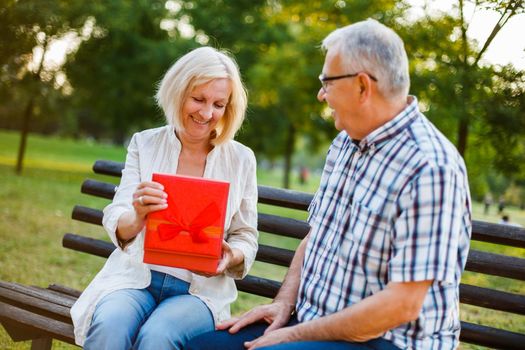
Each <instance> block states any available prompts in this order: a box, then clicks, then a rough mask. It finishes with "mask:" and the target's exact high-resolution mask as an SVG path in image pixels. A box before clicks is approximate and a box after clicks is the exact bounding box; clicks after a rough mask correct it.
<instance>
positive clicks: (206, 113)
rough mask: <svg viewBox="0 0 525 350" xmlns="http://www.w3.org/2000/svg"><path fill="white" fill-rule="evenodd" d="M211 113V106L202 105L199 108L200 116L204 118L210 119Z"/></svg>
mask: <svg viewBox="0 0 525 350" xmlns="http://www.w3.org/2000/svg"><path fill="white" fill-rule="evenodd" d="M212 113H213V108H212V107H211V106H203V107H202V108H201V109H200V110H199V114H200V116H201V117H203V118H205V119H206V120H208V119H210V118H211V116H212Z"/></svg>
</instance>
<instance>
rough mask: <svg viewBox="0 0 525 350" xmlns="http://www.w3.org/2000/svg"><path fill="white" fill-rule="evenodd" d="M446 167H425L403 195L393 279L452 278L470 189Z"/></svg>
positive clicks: (395, 235) (391, 266) (391, 267)
mask: <svg viewBox="0 0 525 350" xmlns="http://www.w3.org/2000/svg"><path fill="white" fill-rule="evenodd" d="M461 178H462V174H460V173H458V172H456V171H454V170H453V169H450V168H448V167H446V166H441V167H437V166H435V167H431V166H426V167H424V168H423V169H422V170H421V171H420V172H419V174H418V175H417V176H416V177H415V178H414V179H413V180H412V181H411V182H410V183H409V184H408V185H407V186H406V188H405V190H404V191H403V192H402V193H401V195H400V200H399V203H398V207H399V210H400V215H399V216H398V217H397V219H396V220H395V223H394V232H393V245H392V247H393V251H392V255H391V256H392V258H391V260H390V262H389V280H391V281H394V282H408V281H423V280H437V281H441V282H444V283H454V282H455V281H456V280H457V278H458V276H456V271H457V269H456V268H457V264H458V262H459V261H460V260H461V257H460V256H458V255H459V254H460V245H461V239H462V238H461V237H462V235H461V233H462V230H464V229H465V227H464V225H465V222H464V213H465V207H464V206H465V203H466V201H468V199H467V197H468V193H467V192H468V189H465V188H463V187H464V182H463V181H461Z"/></svg>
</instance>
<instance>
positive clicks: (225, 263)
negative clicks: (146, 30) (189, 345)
mask: <svg viewBox="0 0 525 350" xmlns="http://www.w3.org/2000/svg"><path fill="white" fill-rule="evenodd" d="M156 98H157V101H158V104H159V106H160V107H161V108H162V110H163V111H164V114H165V116H166V119H167V123H168V125H166V126H164V127H160V128H156V129H150V130H145V131H142V132H139V133H136V134H135V135H133V138H132V139H131V142H130V145H129V147H128V154H127V157H126V166H125V168H124V170H123V172H122V179H121V183H120V185H119V186H118V190H117V192H116V194H115V198H114V200H113V202H112V203H111V204H110V205H109V206H107V207H106V208H105V209H104V219H103V224H104V227H105V229H106V230H107V232H108V234H109V237H110V238H111V240H112V241H113V243H114V244H115V246H116V249H115V250H114V252H113V253H112V254H111V256H110V257H109V259H108V260H107V262H106V264H105V266H104V267H103V268H102V270H101V271H100V272H99V273H98V274H97V276H96V277H95V278H94V280H93V281H92V282H91V283H90V285H89V286H88V287H87V288H86V290H85V291H84V293H83V294H82V295H81V296H80V298H79V299H78V301H77V302H76V303H75V305H74V306H73V308H72V309H71V316H72V318H73V323H74V326H75V340H76V343H77V344H78V345H81V346H84V349H97V350H100V349H112V350H115V349H123V350H124V349H126V350H127V349H131V348H133V349H182V348H183V347H184V344H185V342H186V341H187V340H188V339H190V338H191V337H193V336H195V335H198V334H200V333H204V332H207V331H211V330H213V329H214V325H215V323H216V322H220V321H222V320H225V319H227V318H228V317H229V314H230V309H229V305H230V304H231V303H232V302H233V301H234V300H235V299H236V297H237V290H236V288H235V283H234V280H233V279H234V278H242V277H244V276H245V275H246V273H247V272H248V270H249V269H250V267H251V265H252V263H253V261H254V259H255V254H256V251H257V229H256V226H257V213H256V203H257V185H256V177H255V168H256V165H255V157H254V154H253V152H252V151H251V150H250V149H249V148H247V147H246V146H243V145H242V144H240V143H238V142H236V141H234V140H233V137H234V135H235V133H236V132H237V130H238V129H239V127H240V126H241V124H242V121H243V118H244V113H245V111H246V105H247V98H246V91H245V89H244V86H243V84H242V82H241V79H240V74H239V70H238V67H237V65H236V64H235V62H234V60H233V59H232V58H231V57H229V56H228V55H226V54H225V53H222V52H220V51H218V50H216V49H213V48H210V47H201V48H198V49H195V50H193V51H191V52H189V53H187V54H186V55H184V56H183V57H181V58H180V59H179V60H178V61H177V62H175V64H174V65H173V66H172V67H171V68H170V69H169V70H168V72H167V73H166V75H165V76H164V78H163V79H162V82H161V84H160V87H159V90H158V92H157V95H156ZM153 172H160V173H171V174H179V175H190V176H198V177H204V178H210V179H217V180H223V181H228V182H230V190H229V199H228V204H227V210H226V220H225V225H224V232H225V233H224V239H225V241H224V242H223V246H222V248H223V249H222V251H223V254H222V259H221V261H220V262H219V266H218V268H217V271H216V272H215V273H212V274H206V275H204V274H200V273H198V272H194V271H188V270H184V269H180V268H174V267H166V266H159V265H150V264H146V263H144V262H143V254H144V248H143V247H144V231H145V230H144V226H145V219H146V216H147V215H148V213H151V212H153V211H157V210H161V209H165V208H166V207H167V204H166V193H165V192H164V191H163V188H162V185H160V184H159V183H156V182H152V181H151V178H152V173H153Z"/></svg>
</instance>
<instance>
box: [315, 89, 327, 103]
mask: <svg viewBox="0 0 525 350" xmlns="http://www.w3.org/2000/svg"><path fill="white" fill-rule="evenodd" d="M325 96H326V91H324V89H323V87H322V86H321V88H320V89H319V91H318V92H317V100H318V101H319V102H324V100H325Z"/></svg>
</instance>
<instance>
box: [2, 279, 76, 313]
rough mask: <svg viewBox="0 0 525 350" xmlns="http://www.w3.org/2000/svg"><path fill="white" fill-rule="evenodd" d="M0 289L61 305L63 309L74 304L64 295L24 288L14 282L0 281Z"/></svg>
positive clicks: (36, 288) (46, 290) (34, 288)
mask: <svg viewBox="0 0 525 350" xmlns="http://www.w3.org/2000/svg"><path fill="white" fill-rule="evenodd" d="M0 288H5V289H8V290H12V291H14V292H16V293H20V294H25V295H28V296H30V297H34V298H38V299H42V300H44V301H49V302H52V303H54V304H57V305H62V306H65V307H71V306H72V305H73V303H74V302H75V298H73V297H71V296H68V295H64V294H61V293H58V292H55V291H50V290H48V289H45V288H41V287H34V286H26V285H23V284H19V283H14V282H4V281H0Z"/></svg>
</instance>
